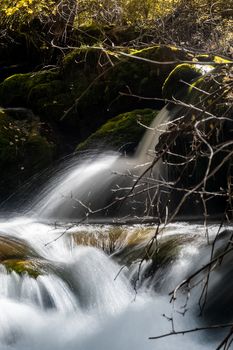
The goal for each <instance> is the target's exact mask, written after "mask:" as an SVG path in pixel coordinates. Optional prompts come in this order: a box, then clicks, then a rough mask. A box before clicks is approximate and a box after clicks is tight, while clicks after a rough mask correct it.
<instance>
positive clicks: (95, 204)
mask: <svg viewBox="0 0 233 350" xmlns="http://www.w3.org/2000/svg"><path fill="white" fill-rule="evenodd" d="M170 116H171V113H170V111H169V109H168V108H167V107H165V108H164V109H163V110H162V111H161V112H160V113H159V114H158V115H157V117H156V118H155V119H154V121H153V122H152V125H151V126H150V128H148V130H147V131H146V133H145V135H144V137H143V139H142V141H141V142H140V144H139V146H138V149H137V151H136V153H135V155H134V156H133V157H124V156H121V155H120V154H119V153H104V154H99V155H98V154H93V155H91V154H90V155H89V156H88V158H87V159H83V160H82V159H80V160H79V161H78V162H77V159H74V164H73V165H72V163H70V162H69V164H68V166H66V164H64V169H62V170H60V171H59V172H58V173H57V174H56V175H55V176H54V177H53V178H52V182H51V181H50V182H49V183H48V185H47V186H46V187H45V188H44V189H43V190H42V191H41V193H40V194H39V196H38V197H37V198H36V199H35V200H34V203H33V204H32V209H30V213H29V215H32V212H33V213H34V214H35V216H36V217H38V218H40V219H49V220H51V219H52V220H57V219H58V220H65V219H72V220H76V221H83V220H88V221H89V222H91V221H96V220H102V221H104V222H106V221H108V220H114V219H117V220H121V221H127V220H134V221H135V220H136V219H137V217H140V218H142V217H145V218H146V217H150V216H151V217H153V216H154V213H153V210H152V212H151V209H152V207H150V206H149V205H148V203H147V202H146V196H147V194H148V191H147V188H148V181H149V180H148V178H150V181H152V182H154V183H156V181H163V180H164V176H165V171H164V169H163V167H162V164H161V161H159V162H158V164H156V166H154V167H153V170H150V171H149V172H148V176H147V179H146V180H145V179H144V178H142V179H141V180H138V178H139V177H140V175H141V174H142V173H143V172H144V171H145V170H146V169H147V168H149V166H150V164H151V163H152V162H153V159H154V156H155V151H154V150H155V145H156V144H157V143H158V140H159V136H160V135H161V133H162V132H164V130H165V129H166V123H167V121H168V120H169V118H170ZM135 184H136V185H135ZM132 186H135V187H134V190H133V191H131V188H132Z"/></svg>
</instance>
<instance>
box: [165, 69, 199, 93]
mask: <svg viewBox="0 0 233 350" xmlns="http://www.w3.org/2000/svg"><path fill="white" fill-rule="evenodd" d="M201 75H202V73H201V70H200V68H197V67H196V65H192V64H185V63H183V64H179V65H178V66H176V68H174V69H173V71H172V72H171V73H170V74H169V75H168V77H167V79H166V80H165V82H164V84H163V88H162V92H163V96H164V98H167V99H172V97H173V96H175V95H177V93H179V92H180V90H181V89H182V90H184V88H186V89H187V90H188V86H187V85H186V84H185V83H184V82H187V83H190V82H191V81H192V80H193V79H195V78H198V77H200V76H201Z"/></svg>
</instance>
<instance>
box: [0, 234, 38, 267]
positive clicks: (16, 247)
mask: <svg viewBox="0 0 233 350" xmlns="http://www.w3.org/2000/svg"><path fill="white" fill-rule="evenodd" d="M36 256H37V253H36V252H35V251H34V249H33V248H32V247H31V246H30V245H28V243H27V242H26V241H24V240H22V239H19V238H15V237H13V236H10V235H7V236H5V235H3V234H1V235H0V261H4V260H11V259H27V258H28V257H36Z"/></svg>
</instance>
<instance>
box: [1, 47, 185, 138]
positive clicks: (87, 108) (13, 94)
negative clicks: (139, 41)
mask: <svg viewBox="0 0 233 350" xmlns="http://www.w3.org/2000/svg"><path fill="white" fill-rule="evenodd" d="M125 54H127V55H125ZM183 59H190V60H191V59H192V55H191V54H189V53H187V52H184V51H183V50H179V49H175V48H173V47H169V46H159V45H157V46H153V47H149V48H146V49H143V50H138V51H136V50H129V49H127V50H125V51H124V52H122V53H119V52H114V51H112V52H109V51H105V50H102V49H97V48H93V47H84V48H79V49H76V50H73V51H72V52H70V53H68V54H67V55H66V56H65V58H64V60H63V62H62V67H61V69H60V71H41V72H36V73H30V74H17V75H14V76H11V77H9V78H8V79H6V80H5V81H4V82H3V83H2V84H0V104H2V105H3V106H6V107H12V106H15V107H18V106H20V107H29V108H31V109H32V110H33V111H34V113H37V114H39V116H40V117H41V118H42V119H43V120H49V121H53V122H56V123H57V124H58V125H59V126H60V129H61V128H65V130H69V133H73V134H75V135H76V137H77V139H80V140H82V139H85V138H86V137H87V136H89V135H90V133H92V132H93V131H95V130H96V129H97V128H98V127H100V125H102V124H103V123H104V122H105V121H106V120H108V119H109V118H111V117H113V116H115V115H117V114H119V113H123V112H125V111H130V110H134V109H135V108H147V107H148V108H155V107H156V106H158V105H159V107H161V105H162V103H161V102H160V103H158V102H155V101H154V100H153V99H151V100H150V99H148V100H147V99H143V98H140V96H142V97H143V96H145V97H161V89H162V84H163V83H164V80H165V79H166V77H167V75H168V74H169V73H170V72H171V70H172V69H173V68H174V67H175V65H176V64H175V63H174V64H170V65H163V64H160V63H158V62H164V61H172V62H175V61H177V60H183ZM152 61H156V62H155V63H153V62H152ZM131 93H132V94H135V95H138V96H139V97H138V98H135V97H132V96H130V95H131Z"/></svg>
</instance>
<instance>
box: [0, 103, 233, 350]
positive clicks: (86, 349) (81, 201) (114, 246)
mask: <svg viewBox="0 0 233 350" xmlns="http://www.w3.org/2000/svg"><path fill="white" fill-rule="evenodd" d="M168 114H169V112H168V110H167V109H164V110H163V111H162V113H161V114H160V116H159V117H158V119H157V122H156V123H155V124H154V125H153V128H152V130H150V131H149V133H147V135H146V137H145V138H144V141H143V142H142V143H141V145H140V148H139V150H138V152H137V154H136V156H135V157H134V158H133V159H128V158H122V157H120V156H119V154H105V155H100V156H96V155H95V156H93V157H89V158H87V159H84V160H82V161H80V160H79V161H78V162H77V161H74V162H73V163H71V162H69V164H68V166H67V167H65V168H64V169H62V170H60V171H59V172H58V173H57V174H56V175H55V176H54V177H52V179H51V180H50V181H49V182H48V185H47V186H46V187H45V188H44V189H43V190H42V191H41V192H40V194H39V195H38V196H36V198H35V199H33V201H32V204H31V205H30V207H29V206H27V207H26V209H25V210H24V215H22V216H15V217H13V218H12V217H11V218H9V219H6V216H4V215H5V214H3V215H2V219H1V221H0V259H1V262H2V263H1V264H0V304H1V305H0V310H1V312H0V350H41V349H44V350H46V349H47V350H53V349H54V350H55V349H57V350H59V349H60V350H65V349H66V350H73V349H75V350H108V349H111V350H131V349H134V350H142V349H143V350H152V349H156V350H165V349H169V350H171V349H174V350H178V349H179V350H180V349H181V348H188V349H189V350H192V349H193V350H199V349H200V350H202V349H207V350H208V349H213V348H214V347H215V346H216V344H218V343H219V341H220V339H221V336H222V335H221V334H219V333H218V332H217V333H216V331H215V332H214V334H213V333H212V332H213V331H209V332H207V331H205V332H196V333H190V334H186V335H184V336H183V335H175V336H171V337H169V338H161V339H159V340H149V337H150V336H156V335H161V334H163V333H167V332H170V331H171V330H172V322H171V319H172V320H173V324H174V327H175V330H176V331H179V330H185V329H189V328H195V327H202V326H203V325H204V326H206V325H208V324H209V323H213V322H215V320H216V317H215V316H216V315H215V314H214V312H213V309H214V307H215V306H214V307H213V306H212V304H211V302H210V303H209V305H207V306H208V307H209V311H208V312H207V313H206V315H205V317H199V309H198V307H197V301H198V298H199V296H200V293H201V285H200V284H198V285H197V286H196V287H195V286H193V288H192V292H191V296H190V298H189V300H188V304H187V311H186V310H185V312H184V308H183V307H182V306H183V305H184V303H185V300H186V296H187V295H188V294H187V293H186V292H185V291H184V292H183V293H179V298H178V299H177V301H176V303H175V305H173V304H171V303H170V296H169V295H168V294H169V292H170V291H172V289H174V288H175V287H176V285H177V284H179V283H180V282H181V281H182V280H183V279H184V278H186V277H187V276H188V275H189V274H190V273H191V272H192V271H195V270H196V269H198V268H199V267H201V266H202V265H203V264H204V263H206V262H208V261H209V259H210V254H211V247H210V246H208V245H207V242H206V228H205V227H204V226H202V225H194V224H187V223H174V224H169V225H167V226H166V227H161V232H160V235H159V237H160V236H162V238H161V242H165V243H164V244H163V243H161V244H163V245H161V246H157V242H156V244H155V246H153V251H152V252H150V254H151V255H150V254H149V255H148V254H147V255H146V259H145V261H143V262H142V260H141V259H142V257H144V256H145V252H146V251H147V250H146V248H147V244H148V242H149V241H150V240H151V239H152V237H153V236H154V233H155V229H156V225H154V226H146V225H131V226H107V225H100V224H98V225H97V224H95V225H94V224H92V225H89V224H88V222H89V221H91V218H92V217H94V218H95V219H96V218H97V219H99V218H101V219H102V221H107V219H108V218H109V217H110V218H111V219H112V221H115V222H116V221H118V219H120V221H121V222H122V221H123V220H122V219H129V218H133V219H134V220H135V219H136V218H138V217H139V218H140V220H142V219H144V217H146V218H148V217H149V216H150V214H151V215H152V213H151V212H150V211H149V209H148V206H147V205H146V210H145V207H142V203H143V205H144V206H145V197H140V196H138V195H137V196H135V193H134V196H133V197H132V198H131V197H130V196H129V197H128V200H127V201H124V203H123V204H122V203H121V201H119V198H120V197H122V196H124V195H125V194H127V193H129V190H130V187H131V186H132V185H133V184H135V182H136V181H137V179H138V176H139V175H140V174H141V173H142V172H143V171H144V170H145V167H146V166H148V162H150V161H151V155H153V152H154V146H155V144H156V142H158V137H159V135H160V133H161V132H162V130H163V128H164V125H162V124H163V123H164V122H166V121H167V120H168ZM154 130H156V133H155V131H154ZM155 135H156V136H155ZM152 175H153V176H152ZM163 177H164V173H163V172H162V169H161V164H158V166H157V168H156V169H155V170H154V172H153V174H151V173H150V179H153V181H160V180H161V179H163ZM125 179H127V181H125ZM129 179H130V180H129ZM137 185H138V186H137V188H136V189H135V190H138V191H139V192H140V191H142V189H143V190H145V188H147V187H146V186H147V185H148V183H145V182H143V181H142V183H139V184H137ZM149 194H150V193H149ZM147 196H148V192H147ZM115 202H116V203H115ZM30 203H31V202H30ZM112 203H113V204H112ZM119 203H120V205H119ZM103 208H105V210H102V209H103ZM149 208H150V205H149ZM96 213H97V214H98V215H97V216H95V214H96ZM74 218H75V219H76V224H71V219H74ZM77 221H79V223H77ZM217 232H218V227H217V226H210V227H209V228H208V235H209V239H210V240H213V239H214V237H215V235H216V234H217ZM163 240H164V241H163ZM220 241H221V240H220ZM159 242H160V239H159ZM158 247H159V248H158ZM155 251H156V253H158V256H160V261H159V262H158V261H157V260H156V259H155V258H154V256H155V255H153V254H155ZM220 272H221V271H220ZM194 282H197V281H196V280H195V281H194ZM218 282H219V271H217V272H214V273H213V277H211V281H210V284H209V288H210V296H211V293H212V295H214V297H215V298H212V299H211V300H212V301H214V300H215V299H216V295H215V290H217V289H216V288H217V287H218ZM223 299H224V298H223ZM211 300H210V301H211ZM217 302H218V301H217ZM213 305H214V304H213ZM207 309H208V308H207ZM227 320H228V319H227Z"/></svg>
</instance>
